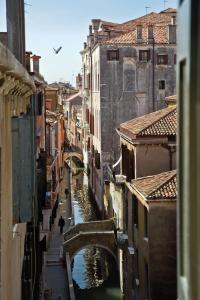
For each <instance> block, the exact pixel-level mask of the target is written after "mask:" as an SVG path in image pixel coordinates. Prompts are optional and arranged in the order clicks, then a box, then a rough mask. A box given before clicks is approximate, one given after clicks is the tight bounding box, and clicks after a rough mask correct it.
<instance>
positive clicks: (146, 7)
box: [145, 6, 151, 15]
mask: <svg viewBox="0 0 200 300" xmlns="http://www.w3.org/2000/svg"><path fill="white" fill-rule="evenodd" d="M149 8H151V6H145V9H146V15H147V12H148V9H149Z"/></svg>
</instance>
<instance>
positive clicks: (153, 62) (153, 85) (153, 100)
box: [152, 37, 155, 111]
mask: <svg viewBox="0 0 200 300" xmlns="http://www.w3.org/2000/svg"><path fill="white" fill-rule="evenodd" d="M154 54H155V40H154V37H153V57H152V64H153V70H152V102H153V111H155V98H154V94H155V91H154V90H155V59H154Z"/></svg>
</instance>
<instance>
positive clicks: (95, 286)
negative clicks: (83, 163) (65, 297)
mask: <svg viewBox="0 0 200 300" xmlns="http://www.w3.org/2000/svg"><path fill="white" fill-rule="evenodd" d="M71 191H72V203H73V210H74V223H75V224H77V223H83V222H88V221H95V220H98V219H100V218H99V213H98V209H97V207H96V205H95V202H94V201H92V199H91V197H90V196H89V192H88V183H87V176H86V175H85V174H84V175H83V174H79V175H78V176H74V177H72V186H71ZM117 274H118V270H117V267H116V263H115V261H114V258H113V257H112V256H111V255H110V254H109V253H108V252H107V251H106V250H104V249H102V248H98V247H95V246H88V247H86V248H84V249H82V250H80V251H79V252H78V253H77V254H76V255H75V257H74V261H73V263H72V277H73V280H74V286H75V293H76V299H80V300H84V299H89V300H92V299H95V300H98V299H104V300H107V299H109V300H115V299H122V298H121V293H120V290H119V283H118V276H117Z"/></svg>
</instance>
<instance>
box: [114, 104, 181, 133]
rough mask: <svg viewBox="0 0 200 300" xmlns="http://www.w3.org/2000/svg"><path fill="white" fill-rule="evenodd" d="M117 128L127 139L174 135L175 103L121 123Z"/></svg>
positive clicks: (175, 128) (175, 120) (175, 121)
mask: <svg viewBox="0 0 200 300" xmlns="http://www.w3.org/2000/svg"><path fill="white" fill-rule="evenodd" d="M119 130H120V132H121V133H122V134H123V135H125V136H126V137H128V138H129V139H134V138H136V137H141V136H175V135H176V132H177V110H176V105H174V106H170V107H167V108H164V109H161V110H158V111H156V112H153V113H150V114H147V115H144V116H142V117H138V118H135V119H132V120H130V121H127V122H125V123H122V124H121V125H120V128H119Z"/></svg>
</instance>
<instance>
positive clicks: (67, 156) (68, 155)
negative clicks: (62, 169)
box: [64, 151, 83, 161]
mask: <svg viewBox="0 0 200 300" xmlns="http://www.w3.org/2000/svg"><path fill="white" fill-rule="evenodd" d="M71 157H76V158H78V159H79V160H80V161H83V154H81V153H79V152H74V151H72V152H65V153H64V161H66V160H69V159H70V158H71Z"/></svg>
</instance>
